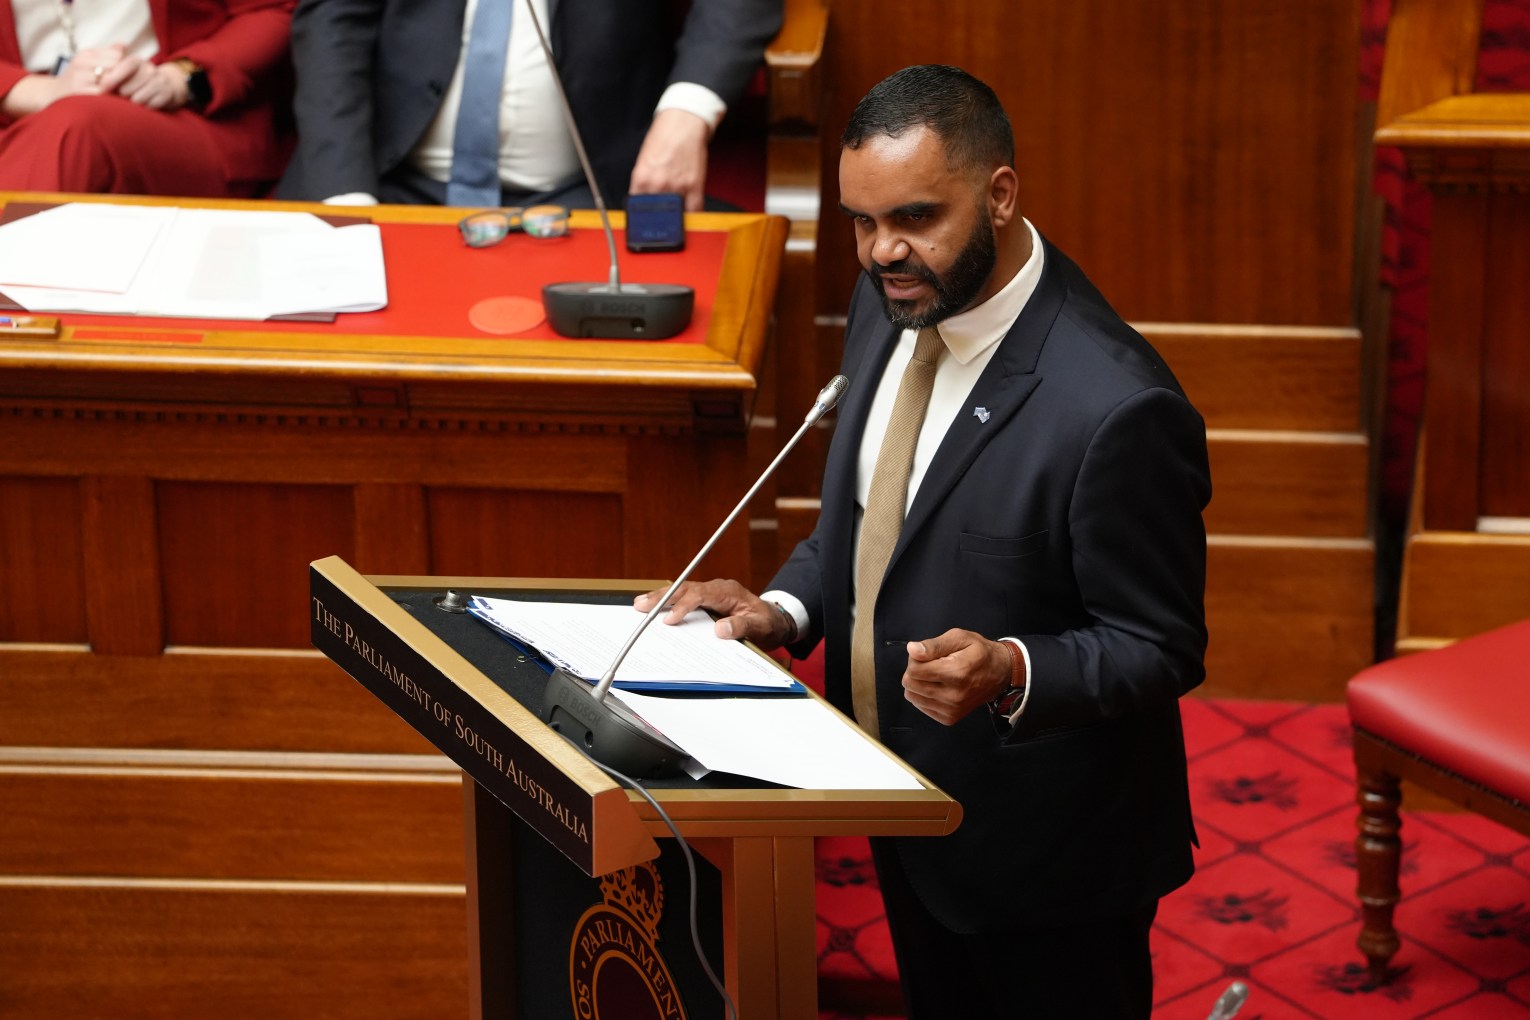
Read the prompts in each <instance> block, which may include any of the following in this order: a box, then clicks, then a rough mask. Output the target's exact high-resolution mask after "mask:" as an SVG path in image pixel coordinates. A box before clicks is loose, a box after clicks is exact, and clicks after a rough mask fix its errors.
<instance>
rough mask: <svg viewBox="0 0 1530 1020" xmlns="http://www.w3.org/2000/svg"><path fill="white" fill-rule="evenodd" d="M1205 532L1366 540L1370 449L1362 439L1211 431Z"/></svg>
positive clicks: (1317, 434)
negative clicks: (1209, 502) (1362, 538)
mask: <svg viewBox="0 0 1530 1020" xmlns="http://www.w3.org/2000/svg"><path fill="white" fill-rule="evenodd" d="M1207 448H1208V451H1209V453H1210V455H1211V479H1212V492H1211V504H1210V506H1208V507H1207V508H1206V515H1205V518H1206V530H1207V531H1209V532H1212V533H1218V534H1225V535H1292V536H1300V535H1317V536H1324V537H1329V538H1354V537H1359V536H1362V535H1364V534H1366V531H1367V529H1368V527H1369V521H1368V520H1367V517H1366V489H1367V474H1366V471H1367V464H1368V462H1369V456H1370V449H1369V445H1368V444H1367V443H1366V441H1365V438H1364V437H1363V436H1361V435H1360V434H1359V433H1348V434H1342V433H1330V432H1262V431H1259V432H1255V431H1243V430H1234V429H1217V430H1212V431H1210V432H1209V433H1208V435H1207Z"/></svg>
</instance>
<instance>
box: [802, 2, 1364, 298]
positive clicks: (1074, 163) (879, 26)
mask: <svg viewBox="0 0 1530 1020" xmlns="http://www.w3.org/2000/svg"><path fill="white" fill-rule="evenodd" d="M1359 11H1360V5H1359V4H1358V3H1354V2H1352V0H1247V2H1235V3H1218V2H1212V0H1118V2H1113V3H1108V4H1105V3H1096V4H1089V3H1025V4H1014V3H1008V4H1001V3H993V2H987V0H952V2H948V3H943V4H929V5H924V6H902V7H899V8H898V9H897V11H896V14H893V13H892V12H891V10H890V8H889V7H888V5H887V4H885V3H878V2H873V0H835V2H834V3H833V5H832V8H831V17H830V32H829V42H828V45H827V47H826V50H825V54H824V63H825V66H827V67H829V68H832V69H833V71H832V74H833V78H832V87H831V88H830V89H829V90H828V93H827V108H826V110H825V113H824V133H823V138H824V163H823V176H824V181H825V189H824V192H825V193H824V199H825V201H824V209H825V210H826V213H825V215H824V217H823V219H822V221H821V224H820V230H819V245H818V265H819V285H818V293H817V302H818V304H817V307H818V309H819V311H820V312H823V313H827V314H835V313H837V312H840V311H843V309H844V305H845V301H846V299H847V296H848V295H849V293H850V285H851V283H852V282H853V279H854V275H855V272H856V264H855V258H854V254H853V246H852V244H851V237H850V232H849V225H848V222H847V221H845V219H844V217H842V216H839V215H836V214H832V213H828V212H827V210H832V209H834V208H835V207H836V203H837V201H838V185H837V181H838V159H839V151H838V145H837V136H838V133H839V132H840V131H841V130H842V129H843V127H844V124H845V122H846V120H847V119H848V117H849V113H850V111H851V109H852V108H853V106H854V104H855V103H856V102H857V101H858V100H859V99H860V97H861V96H862V95H864V94H865V92H866V90H867V89H868V88H869V87H870V86H871V85H873V84H874V83H875V82H877V81H878V80H879V79H881V78H882V77H884V76H885V75H887V74H888V73H890V72H892V71H894V70H896V69H897V68H899V67H902V66H904V65H907V64H916V63H922V62H926V61H938V62H941V63H949V64H956V65H958V66H961V67H965V68H967V69H968V70H970V71H972V72H973V73H974V74H976V75H977V76H978V77H980V78H982V79H984V80H985V81H987V82H988V83H989V84H990V85H992V86H993V87H994V89H995V91H997V92H998V94H999V97H1000V98H1001V99H1002V100H1003V101H1004V103H1005V106H1006V108H1007V109H1008V111H1009V113H1010V116H1011V118H1012V120H1013V121H1014V123H1015V126H1016V144H1017V164H1016V165H1017V167H1018V168H1019V171H1020V178H1021V202H1020V207H1021V211H1022V212H1023V213H1024V214H1025V215H1027V216H1028V217H1030V218H1031V219H1032V221H1033V222H1034V223H1035V224H1036V226H1037V228H1038V229H1040V230H1041V232H1042V233H1043V234H1045V235H1046V236H1047V237H1048V238H1050V239H1051V240H1052V241H1054V242H1056V243H1057V244H1058V245H1059V246H1060V247H1061V248H1062V249H1063V250H1064V251H1066V252H1068V253H1069V254H1070V255H1072V256H1073V257H1074V258H1075V259H1077V260H1078V261H1079V263H1080V264H1081V265H1082V266H1083V268H1084V270H1085V271H1086V272H1088V273H1089V274H1090V276H1091V277H1092V278H1093V280H1094V282H1095V283H1096V284H1097V285H1098V286H1099V287H1100V289H1101V291H1102V292H1103V293H1104V294H1105V295H1106V296H1107V297H1108V298H1110V300H1111V301H1112V302H1113V303H1114V304H1115V306H1116V308H1117V309H1118V310H1119V311H1120V312H1121V313H1122V314H1123V315H1125V316H1126V317H1128V318H1130V319H1145V320H1157V321H1165V322H1247V323H1278V324H1289V325H1321V326H1349V325H1351V324H1352V321H1353V311H1352V308H1353V281H1354V278H1355V276H1354V266H1353V259H1354V243H1353V224H1354V221H1355V209H1354V201H1355V198H1354V196H1355V177H1356V173H1357V151H1356V146H1355V135H1354V125H1355V117H1356V106H1357V98H1356V93H1357V90H1356V87H1355V81H1356V67H1357V60H1358V56H1359V52H1360V26H1359Z"/></svg>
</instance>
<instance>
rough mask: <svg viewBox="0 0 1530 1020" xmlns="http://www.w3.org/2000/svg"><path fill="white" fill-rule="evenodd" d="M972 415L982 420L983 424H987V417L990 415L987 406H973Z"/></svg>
mask: <svg viewBox="0 0 1530 1020" xmlns="http://www.w3.org/2000/svg"><path fill="white" fill-rule="evenodd" d="M972 416H973V417H974V418H976V419H977V420H978V421H980V422H982V423H983V424H984V425H987V424H988V419H989V417H990V415H989V413H988V408H986V407H974V408H973V409H972Z"/></svg>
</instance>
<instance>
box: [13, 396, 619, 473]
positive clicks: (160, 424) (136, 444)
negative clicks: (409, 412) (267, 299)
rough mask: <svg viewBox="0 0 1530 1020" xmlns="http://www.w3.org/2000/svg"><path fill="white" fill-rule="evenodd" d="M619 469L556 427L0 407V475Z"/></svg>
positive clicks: (598, 442)
mask: <svg viewBox="0 0 1530 1020" xmlns="http://www.w3.org/2000/svg"><path fill="white" fill-rule="evenodd" d="M468 410H471V409H468ZM457 413H459V414H461V413H467V412H466V411H461V412H457ZM42 430H46V432H47V434H48V435H49V436H50V439H51V442H50V444H49V445H48V447H47V448H46V449H43V450H38V449H36V448H35V447H28V446H27V445H26V443H27V441H28V440H29V439H32V438H33V437H35V436H36V435H37V434H38V433H39V431H42ZM341 467H343V469H344V470H343V471H341V470H340V468H341ZM625 472H626V458H625V457H624V455H623V453H622V450H621V443H620V442H616V443H613V442H612V439H611V437H610V435H604V436H603V435H600V434H598V433H594V432H592V433H591V434H589V435H580V434H569V433H561V432H558V431H556V430H554V429H552V428H551V426H548V427H547V428H537V429H531V430H527V431H524V432H521V431H516V430H515V429H514V427H510V428H509V429H508V430H507V431H500V430H498V429H495V428H479V427H473V426H471V425H467V426H464V425H463V423H461V422H455V423H434V424H428V425H427V424H424V423H417V424H412V425H395V424H389V423H388V422H387V420H386V419H383V420H378V421H373V422H370V423H363V422H361V421H358V420H347V419H345V418H341V417H338V416H337V417H333V418H319V417H314V416H305V415H304V414H303V413H302V412H301V409H298V410H295V411H294V412H293V415H292V417H291V418H290V419H289V420H281V419H279V418H278V417H277V416H275V415H272V414H267V415H251V416H249V417H248V418H241V417H237V416H230V417H225V416H219V415H216V414H212V413H211V412H209V413H207V414H206V415H193V414H189V413H188V414H186V415H184V416H169V415H163V416H127V417H122V418H115V417H111V416H105V415H102V416H99V417H93V416H90V415H84V414H81V415H78V416H76V417H73V418H72V419H66V420H63V421H59V420H56V419H54V418H53V417H52V416H38V417H36V418H27V417H22V416H20V415H12V416H0V476H3V475H10V474H29V475H48V474H58V475H68V476H78V475H89V474H99V475H127V476H146V477H152V478H157V479H170V480H195V481H219V482H283V483H286V484H289V485H303V484H310V485H329V484H334V483H336V482H337V481H338V480H340V479H342V478H344V479H346V480H349V481H355V482H393V483H404V484H416V483H417V484H428V485H442V486H446V485H458V486H470V485H482V484H484V481H485V479H493V481H494V483H495V484H496V485H501V486H504V487H506V488H513V489H543V490H549V491H574V492H619V491H620V490H621V485H622V483H623V481H624V478H625Z"/></svg>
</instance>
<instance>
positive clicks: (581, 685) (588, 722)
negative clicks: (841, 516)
mask: <svg viewBox="0 0 1530 1020" xmlns="http://www.w3.org/2000/svg"><path fill="white" fill-rule="evenodd" d="M849 385H850V380H849V379H847V378H845V377H844V376H842V375H836V376H835V377H834V378H833V379H831V380H829V384H828V385H827V386H825V387H824V388H823V389H822V390H820V391H819V392H818V397H817V399H815V400H814V401H813V406H812V409H811V410H809V411H808V413H807V416H806V417H804V418H803V419H802V424H801V425H800V426H798V428H797V431H796V432H795V433H794V434H793V435H792V437H791V439H789V440H787V442H786V445H785V446H783V447H782V448H781V452H780V453H778V454H776V457H775V459H774V460H772V461H771V462H770V464H769V465H768V466H766V468H765V470H764V471H763V472H761V474H760V477H759V478H757V479H755V482H754V484H753V485H751V486H750V487H749V491H748V492H746V493H744V498H743V499H741V500H739V501H738V505H737V506H735V507H734V508H733V512H732V513H730V514H728V516H727V519H725V520H724V521H723V522H722V524H721V525H720V526H719V527H718V529H717V530H716V531H714V532H713V533H712V537H711V538H709V539H707V541H706V544H705V545H703V546H702V547H701V551H700V552H698V553H697V554H696V556H695V558H694V559H692V560H691V562H690V563H689V564H687V565H686V568H685V569H684V570H682V571H681V572H680V576H679V577H677V578H675V580H674V581H672V582H671V583H670V586H669V587H668V588H666V589H664V594H663V595H662V596H660V597H659V599H658V600H656V601H655V602H654V605H653V608H652V609H650V610H648V612H647V613H646V614H645V615H644V616H643V619H642V620H641V621H640V622H639V623H638V625H637V627H636V628H634V630H633V631H632V636H631V637H629V638H627V641H626V643H625V644H623V645H622V647H621V649H620V650H619V651H618V652H617V653H616V657H615V659H613V660H612V662H611V665H610V668H608V669H607V670H606V671H605V673H604V674H602V675H601V678H600V682H599V683H597V684H596V685H595V686H594V688H591V687H590V685H589V684H588V683H586V682H585V681H583V680H581V679H580V678H578V677H576V676H574V675H573V674H571V673H568V672H566V671H565V670H563V669H561V668H560V669H555V670H553V673H552V675H551V676H549V677H548V678H547V688H546V690H545V691H544V692H543V694H542V718H543V720H544V721H545V722H546V723H547V725H548V726H549V727H551V728H552V729H553V730H555V731H557V732H558V733H561V734H562V735H563V736H564V737H566V738H567V739H569V740H570V741H572V742H573V743H575V744H577V745H579V746H581V747H583V748H584V750H585V751H586V752H587V753H588V754H589V755H590V757H592V758H594V759H595V760H596V761H598V762H602V763H604V764H606V765H608V766H610V767H611V768H613V769H615V770H616V771H618V772H624V773H626V774H627V775H629V776H635V777H638V778H642V779H662V778H665V777H666V776H672V775H675V774H676V773H677V772H679V770H680V763H681V761H682V760H684V758H685V751H684V749H682V748H680V747H678V746H676V745H675V744H674V743H673V742H672V741H670V740H669V738H667V737H665V736H664V734H662V733H660V732H659V731H658V730H656V729H654V728H653V727H652V726H650V725H648V723H646V722H644V721H643V719H642V718H640V717H639V716H638V715H637V714H636V713H634V712H633V711H632V710H631V709H630V708H628V707H627V706H626V705H624V704H623V703H622V701H621V699H620V698H608V697H607V696H606V695H607V694H609V693H610V691H611V685H612V683H614V682H615V680H616V671H617V669H618V668H619V667H620V666H621V664H622V660H624V659H626V657H627V653H628V652H630V651H631V650H632V646H633V645H635V644H637V640H638V638H639V637H641V636H642V634H643V631H645V630H647V629H648V625H649V624H650V623H652V622H653V619H654V617H656V616H658V615H659V613H660V612H661V611H662V610H663V609H664V608H665V607H666V606H668V605H669V599H670V596H671V595H673V594H674V593H675V589H676V588H678V587H680V585H682V584H684V583H685V581H686V579H687V578H689V577H690V576H691V571H693V570H695V569H696V565H697V564H698V563H700V562H701V561H702V559H703V557H705V556H706V554H707V553H709V552H711V551H712V547H713V546H714V545H716V544H717V540H718V539H719V538H721V537H722V534H723V532H724V531H726V530H727V529H728V525H730V524H732V523H733V521H734V520H735V519H736V518H737V517H738V515H739V514H740V513H741V512H742V511H743V509H744V507H746V506H748V505H749V501H750V500H751V499H753V498H754V494H755V493H756V492H758V491H759V490H760V486H761V485H764V484H765V480H766V479H767V478H769V477H770V476H771V475H772V474H774V473H775V470H776V467H777V466H778V465H780V463H781V461H782V460H784V459H785V457H786V455H787V454H788V453H791V451H792V448H793V447H795V446H796V445H797V443H798V441H799V440H801V439H802V437H803V435H804V434H805V433H806V432H807V430H808V429H810V428H812V427H813V425H815V424H816V423H817V422H818V420H819V419H820V418H822V417H823V416H824V415H825V414H828V413H829V411H830V410H832V409H833V408H834V405H835V404H837V403H839V398H840V397H841V396H843V395H844V392H845V388H846V387H848V386H849Z"/></svg>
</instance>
